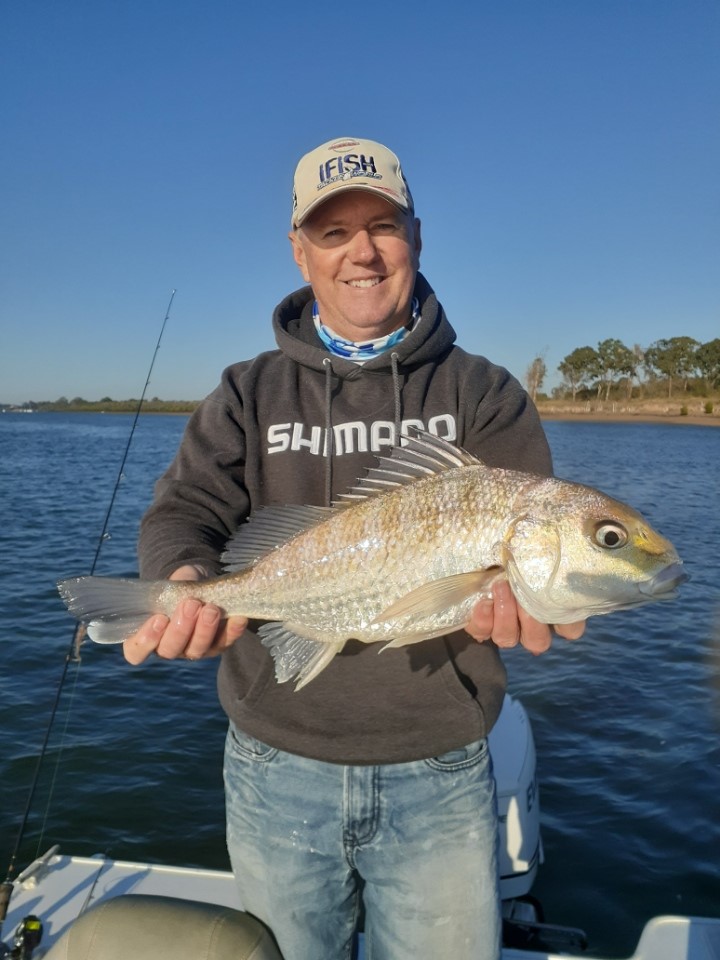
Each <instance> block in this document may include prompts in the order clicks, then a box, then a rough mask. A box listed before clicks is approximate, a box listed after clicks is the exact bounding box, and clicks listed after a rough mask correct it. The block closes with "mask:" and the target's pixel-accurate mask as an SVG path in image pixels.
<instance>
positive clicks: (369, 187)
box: [293, 179, 411, 227]
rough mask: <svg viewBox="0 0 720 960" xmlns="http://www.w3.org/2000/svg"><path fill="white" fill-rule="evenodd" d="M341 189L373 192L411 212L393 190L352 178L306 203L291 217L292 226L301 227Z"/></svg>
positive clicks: (395, 205) (404, 210)
mask: <svg viewBox="0 0 720 960" xmlns="http://www.w3.org/2000/svg"><path fill="white" fill-rule="evenodd" d="M343 190H360V191H362V192H364V193H373V194H375V196H376V197H382V199H383V200H387V201H388V203H391V204H392V205H393V206H394V207H397V208H398V210H402V212H403V213H410V212H411V208H410V207H409V206H408V205H407V203H405V201H404V200H403V199H402V198H401V197H399V196H398V195H397V194H396V193H395V192H394V191H392V190H389V189H387V188H386V187H379V186H378V185H377V184H375V183H358V182H357V179H353V182H352V183H343V182H340V183H337V184H333V185H332V186H331V187H328V188H327V189H326V190H325V191H324V192H323V193H322V195H321V196H319V197H317V198H316V199H315V200H313V202H312V203H310V204H308V206H307V207H305V209H304V210H303V212H302V213H301V214H299V215H297V216H295V217H293V226H294V227H301V226H302V225H303V223H305V221H306V220H307V218H308V217H309V216H310V215H311V214H312V213H314V212H315V210H317V209H318V207H321V206H322V205H323V203H325V202H326V201H327V200H329V199H330V198H331V197H335V196H337V195H338V193H341V192H342V191H343Z"/></svg>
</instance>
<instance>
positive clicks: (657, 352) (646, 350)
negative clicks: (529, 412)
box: [525, 337, 720, 400]
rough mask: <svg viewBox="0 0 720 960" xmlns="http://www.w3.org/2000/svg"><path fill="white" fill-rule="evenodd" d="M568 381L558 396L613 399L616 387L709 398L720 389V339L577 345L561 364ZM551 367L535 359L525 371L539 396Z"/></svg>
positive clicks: (650, 393) (630, 393)
mask: <svg viewBox="0 0 720 960" xmlns="http://www.w3.org/2000/svg"><path fill="white" fill-rule="evenodd" d="M557 369H558V371H559V373H560V374H561V375H562V378H563V380H562V383H561V384H560V386H558V387H556V388H555V389H554V390H553V397H555V398H556V399H559V398H563V397H571V398H572V399H573V400H575V399H576V398H577V397H578V395H582V396H587V395H588V394H594V395H596V396H597V397H598V399H605V400H608V399H609V398H610V393H611V391H614V392H615V393H616V394H617V393H620V394H621V395H624V396H625V398H626V399H628V400H629V399H631V398H632V396H633V394H634V392H635V396H639V397H644V396H653V395H659V394H660V393H662V394H664V395H665V396H667V397H672V395H673V390H675V389H681V390H682V391H683V392H692V393H695V394H696V395H699V396H707V395H708V394H709V393H712V392H713V391H714V390H716V389H717V388H718V387H720V338H715V339H714V340H710V341H709V342H708V343H700V341H699V340H695V339H693V338H692V337H670V338H668V339H662V340H656V341H655V342H654V343H651V344H650V346H649V347H641V346H639V345H638V344H635V345H634V346H633V347H632V348H630V347H627V346H626V345H625V344H624V343H623V342H622V341H621V340H618V339H616V338H608V339H607V340H601V341H600V342H599V343H598V345H597V347H589V346H585V347H577V348H576V349H575V350H573V351H572V353H569V354H568V355H567V356H566V357H564V358H563V359H562V360H561V361H560V363H559V364H558V367H557ZM546 375H547V367H546V364H545V360H544V358H543V357H542V356H539V357H535V359H534V360H533V361H532V363H531V364H530V366H529V367H528V369H527V372H526V374H525V383H526V385H527V388H528V391H529V393H530V394H531V396H532V398H533V400H535V399H537V396H538V394H539V392H540V390H541V388H542V385H543V382H544V380H545V377H546Z"/></svg>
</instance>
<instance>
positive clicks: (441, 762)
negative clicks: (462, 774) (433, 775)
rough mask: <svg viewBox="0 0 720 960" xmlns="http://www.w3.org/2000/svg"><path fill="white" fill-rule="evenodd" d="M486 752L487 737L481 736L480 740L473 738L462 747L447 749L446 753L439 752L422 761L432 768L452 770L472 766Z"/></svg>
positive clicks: (485, 754) (484, 755)
mask: <svg viewBox="0 0 720 960" xmlns="http://www.w3.org/2000/svg"><path fill="white" fill-rule="evenodd" d="M487 753H488V742H487V739H485V738H483V739H482V740H473V742H472V743H468V744H466V745H465V746H464V747H456V748H455V749H454V750H448V751H447V753H441V754H440V755H439V756H437V757H429V758H428V759H427V760H425V761H424V762H425V763H426V764H427V766H428V767H431V768H432V769H433V770H444V771H448V772H452V771H455V770H466V769H467V768H468V767H474V766H475V765H476V764H478V763H481V762H482V761H483V760H484V759H485V758H486V757H487Z"/></svg>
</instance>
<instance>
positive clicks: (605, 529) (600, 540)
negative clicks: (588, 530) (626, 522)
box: [595, 520, 628, 550]
mask: <svg viewBox="0 0 720 960" xmlns="http://www.w3.org/2000/svg"><path fill="white" fill-rule="evenodd" d="M595 542H596V543H597V544H598V546H600V547H606V548H607V549H608V550H617V549H618V547H624V546H625V544H626V543H627V542H628V532H627V530H626V529H625V527H623V526H622V525H621V524H619V523H616V522H615V521H614V520H604V521H602V522H601V523H599V524H598V525H597V526H596V527H595Z"/></svg>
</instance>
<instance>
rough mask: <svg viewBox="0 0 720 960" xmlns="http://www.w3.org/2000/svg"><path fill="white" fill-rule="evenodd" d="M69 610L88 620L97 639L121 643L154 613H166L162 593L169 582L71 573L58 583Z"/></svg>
mask: <svg viewBox="0 0 720 960" xmlns="http://www.w3.org/2000/svg"><path fill="white" fill-rule="evenodd" d="M57 587H58V590H59V592H60V596H61V597H62V598H63V601H64V602H65V606H66V607H67V608H68V610H69V611H70V613H71V614H72V615H73V616H74V617H77V619H78V620H82V621H83V622H84V623H86V624H87V632H88V636H89V637H90V639H91V640H94V641H95V643H122V642H123V640H125V639H126V638H127V637H129V636H130V635H131V634H133V633H135V631H136V630H138V629H139V628H140V627H141V626H142V624H143V623H144V622H145V621H146V620H147V618H148V617H149V616H151V615H152V614H153V613H167V612H168V611H167V610H166V609H165V608H164V605H163V604H161V603H160V594H161V592H162V590H163V588H165V587H167V584H166V583H164V582H163V581H153V580H123V579H119V578H116V577H71V578H70V579H68V580H61V581H60V582H59V583H58V585H57Z"/></svg>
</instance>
